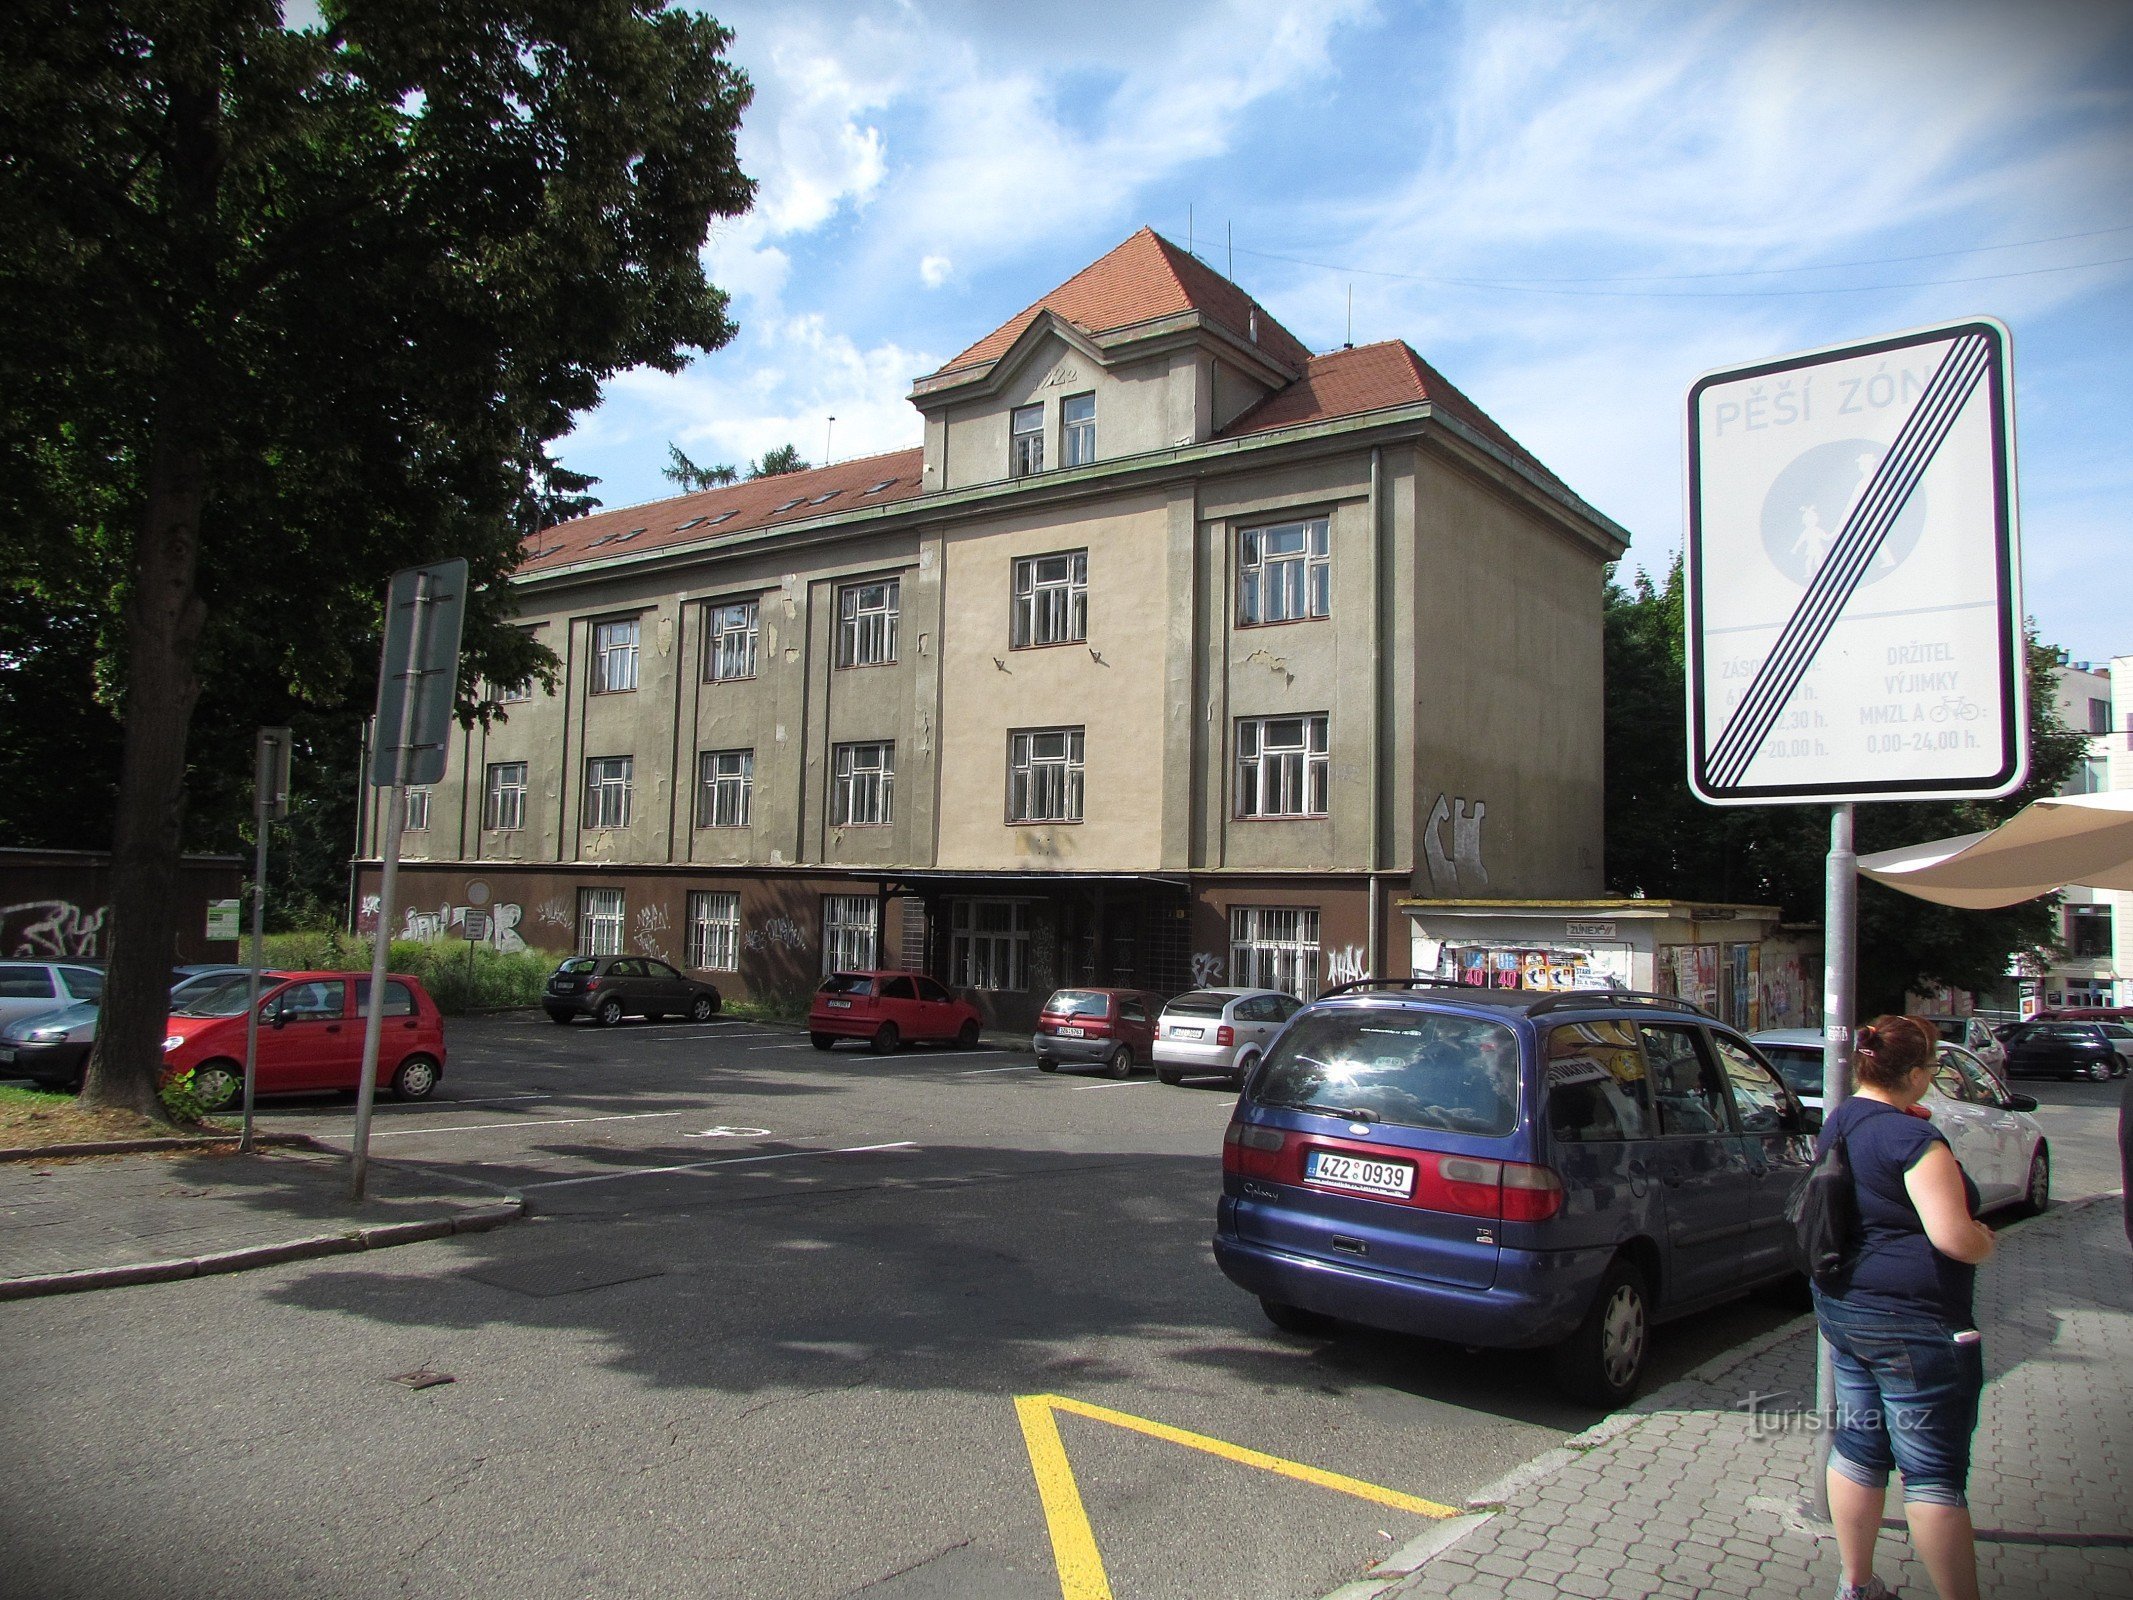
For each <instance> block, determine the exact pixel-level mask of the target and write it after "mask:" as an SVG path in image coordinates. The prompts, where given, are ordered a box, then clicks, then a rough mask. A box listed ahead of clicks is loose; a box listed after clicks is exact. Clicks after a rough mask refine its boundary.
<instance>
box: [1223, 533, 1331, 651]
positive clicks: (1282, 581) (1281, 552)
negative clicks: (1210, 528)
mask: <svg viewBox="0 0 2133 1600" xmlns="http://www.w3.org/2000/svg"><path fill="white" fill-rule="evenodd" d="M1330 537H1331V533H1330V529H1329V526H1328V524H1327V521H1326V519H1325V518H1324V517H1312V518H1310V519H1309V520H1308V521H1304V522H1284V523H1281V524H1279V525H1277V526H1275V527H1271V528H1246V529H1245V530H1244V531H1243V532H1242V533H1240V534H1239V535H1238V536H1237V541H1238V550H1237V621H1238V624H1239V625H1240V626H1245V627H1249V626H1252V625H1255V624H1257V623H1262V622H1300V621H1302V620H1303V619H1305V618H1306V617H1323V616H1325V615H1326V614H1327V611H1328V609H1329V606H1330V602H1331V589H1332V577H1333V559H1332V548H1331V544H1330Z"/></svg>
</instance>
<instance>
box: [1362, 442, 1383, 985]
mask: <svg viewBox="0 0 2133 1600" xmlns="http://www.w3.org/2000/svg"><path fill="white" fill-rule="evenodd" d="M1384 472H1385V450H1384V446H1382V445H1372V446H1371V447H1370V851H1369V854H1368V857H1367V860H1368V862H1369V869H1370V875H1369V883H1370V888H1369V904H1370V932H1369V934H1368V939H1367V949H1366V953H1365V957H1364V961H1365V966H1364V970H1365V972H1367V973H1368V974H1369V975H1370V976H1372V977H1376V976H1378V975H1379V974H1380V973H1382V972H1383V970H1384V968H1383V966H1382V962H1383V959H1384V953H1385V952H1384V936H1383V933H1382V932H1381V927H1382V924H1383V922H1384V919H1385V893H1384V885H1383V884H1381V883H1380V882H1379V881H1378V869H1379V867H1380V865H1381V864H1382V859H1383V858H1382V856H1381V855H1380V851H1381V849H1382V844H1381V840H1382V838H1383V834H1384V807H1385V770H1384V756H1383V751H1382V744H1383V728H1384V722H1385V601H1384V595H1383V593H1382V591H1381V584H1382V581H1383V578H1384V573H1383V570H1382V567H1383V559H1382V556H1381V554H1380V548H1379V547H1380V545H1381V544H1382V542H1383V539H1384V527H1383V523H1384V506H1383V503H1382V498H1381V496H1382V490H1383V484H1384Z"/></svg>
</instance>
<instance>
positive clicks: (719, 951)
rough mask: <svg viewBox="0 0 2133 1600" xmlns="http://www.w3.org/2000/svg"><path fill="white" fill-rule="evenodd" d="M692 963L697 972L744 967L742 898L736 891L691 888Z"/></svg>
mask: <svg viewBox="0 0 2133 1600" xmlns="http://www.w3.org/2000/svg"><path fill="white" fill-rule="evenodd" d="M689 965H690V966H691V967H692V968H694V969H695V970H696V971H698V972H738V971H740V970H741V897H740V895H739V893H738V892H737V891H735V890H731V889H691V890H690V891H689Z"/></svg>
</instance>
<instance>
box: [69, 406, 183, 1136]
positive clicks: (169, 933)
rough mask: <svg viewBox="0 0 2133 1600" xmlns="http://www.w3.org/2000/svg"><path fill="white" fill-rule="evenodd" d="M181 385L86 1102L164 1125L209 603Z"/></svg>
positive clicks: (134, 617) (139, 639)
mask: <svg viewBox="0 0 2133 1600" xmlns="http://www.w3.org/2000/svg"><path fill="white" fill-rule="evenodd" d="M186 387H187V386H185V385H183V384H173V385H172V386H171V388H170V390H169V391H168V392H167V393H166V395H165V397H164V399H163V400H162V402H161V404H160V405H159V406H158V415H157V418H156V438H155V445H154V450H153V454H152V456H151V459H150V464H149V472H148V504H147V508H146V510H145V511H144V513H143V515H142V518H141V531H140V537H139V542H138V543H137V545H136V546H135V549H134V556H133V597H132V599H131V601H130V603H129V604H128V606H127V619H126V620H127V632H128V634H129V646H130V652H129V656H128V661H127V677H126V735H125V736H126V744H125V759H124V764H123V766H122V767H121V768H120V774H119V793H118V824H117V828H116V831H115V835H114V837H113V839H112V843H111V865H112V874H111V918H110V922H109V924H108V926H109V928H110V945H109V949H108V954H109V957H110V970H109V972H108V974H107V975H106V978H105V983H104V999H103V1011H102V1014H101V1015H100V1016H99V1017H98V1019H97V1024H96V1049H95V1051H94V1053H93V1054H92V1055H91V1056H90V1059H89V1071H88V1076H87V1079H86V1081H85V1082H84V1084H83V1087H82V1094H81V1100H82V1103H83V1104H84V1105H89V1106H113V1107H119V1108H123V1109H125V1110H129V1111H138V1112H140V1113H141V1114H142V1115H144V1116H148V1117H153V1118H155V1119H157V1120H159V1121H167V1120H168V1118H167V1117H166V1115H165V1113H164V1110H163V1103H162V1101H161V1100H160V1099H159V1098H158V1096H157V1093H156V1090H157V1087H158V1079H159V1078H160V1076H161V1072H162V1064H163V1034H164V1029H165V1027H166V1025H167V1024H168V1022H169V1018H170V968H171V963H172V962H173V961H174V960H176V954H177V952H176V934H175V926H176V902H177V891H178V856H179V851H180V849H181V847H182V842H183V826H184V817H185V745H186V738H187V735H188V733H189V732H190V730H191V726H192V716H193V704H194V702H195V701H196V700H197V699H198V698H199V694H200V685H199V680H198V678H197V677H196V676H195V660H196V655H197V652H198V649H199V644H200V629H201V624H202V622H203V621H204V620H205V616H206V607H205V606H204V605H203V604H202V603H201V601H200V597H199V595H198V594H197V593H196V592H195V589H194V575H195V573H196V571H197V569H198V566H199V552H200V510H201V506H202V504H203V502H204V501H205V499H206V494H207V460H206V451H205V449H204V448H203V446H202V443H201V436H200V433H199V431H198V430H197V428H196V427H195V426H194V425H193V423H194V417H195V415H196V413H194V412H193V409H192V402H191V401H190V400H189V399H188V398H186V397H185V393H184V392H185V389H186Z"/></svg>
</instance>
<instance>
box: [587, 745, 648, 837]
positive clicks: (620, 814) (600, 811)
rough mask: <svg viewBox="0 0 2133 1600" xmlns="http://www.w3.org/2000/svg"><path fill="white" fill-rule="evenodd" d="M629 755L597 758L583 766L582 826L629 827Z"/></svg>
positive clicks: (630, 768)
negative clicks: (583, 821) (583, 801)
mask: <svg viewBox="0 0 2133 1600" xmlns="http://www.w3.org/2000/svg"><path fill="white" fill-rule="evenodd" d="M635 765H636V763H635V760H634V758H632V757H630V756H597V757H595V758H594V759H592V760H591V761H588V762H586V763H585V826H586V827H588V828H626V827H628V826H629V825H630V773H631V771H632V769H633V768H634V767H635Z"/></svg>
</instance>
